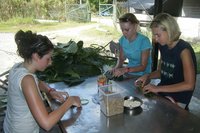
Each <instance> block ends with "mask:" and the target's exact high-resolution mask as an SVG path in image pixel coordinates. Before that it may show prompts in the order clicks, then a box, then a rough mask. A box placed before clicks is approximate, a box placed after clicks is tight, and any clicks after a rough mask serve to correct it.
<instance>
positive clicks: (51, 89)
mask: <svg viewBox="0 0 200 133" xmlns="http://www.w3.org/2000/svg"><path fill="white" fill-rule="evenodd" d="M52 91H56V90H55V89H53V88H50V89H48V93H50V92H52Z"/></svg>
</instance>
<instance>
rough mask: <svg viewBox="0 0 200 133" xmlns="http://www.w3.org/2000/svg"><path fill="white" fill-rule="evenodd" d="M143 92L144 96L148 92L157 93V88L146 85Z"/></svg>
mask: <svg viewBox="0 0 200 133" xmlns="http://www.w3.org/2000/svg"><path fill="white" fill-rule="evenodd" d="M143 92H144V94H147V93H149V92H153V93H158V86H155V85H153V84H148V85H146V86H144V88H143Z"/></svg>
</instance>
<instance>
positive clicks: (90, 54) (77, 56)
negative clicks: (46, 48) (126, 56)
mask: <svg viewBox="0 0 200 133" xmlns="http://www.w3.org/2000/svg"><path fill="white" fill-rule="evenodd" d="M105 47H106V46H104V47H103V46H99V45H98V44H91V45H90V47H83V41H79V42H77V43H76V42H75V41H72V40H70V41H69V42H68V43H58V44H57V45H56V46H55V48H54V52H53V57H52V65H51V66H50V67H48V68H47V69H46V70H45V71H43V72H38V73H37V75H38V77H39V79H41V80H44V81H46V82H48V83H52V82H65V83H66V84H68V85H69V86H72V85H76V84H79V83H81V82H83V81H84V80H85V78H88V77H91V76H96V75H99V74H101V73H102V68H103V66H104V65H105V64H106V65H113V64H115V62H116V59H115V58H112V57H110V56H108V55H107V50H106V49H105Z"/></svg>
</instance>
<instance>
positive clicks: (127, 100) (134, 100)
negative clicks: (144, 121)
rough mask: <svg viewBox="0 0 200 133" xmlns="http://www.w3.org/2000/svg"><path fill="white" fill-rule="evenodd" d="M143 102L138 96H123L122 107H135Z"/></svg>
mask: <svg viewBox="0 0 200 133" xmlns="http://www.w3.org/2000/svg"><path fill="white" fill-rule="evenodd" d="M142 104H143V102H142V100H141V99H139V98H138V97H133V96H125V97H124V108H125V109H135V108H138V107H140V106H141V105H142Z"/></svg>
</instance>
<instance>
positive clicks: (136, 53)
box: [112, 13, 152, 77]
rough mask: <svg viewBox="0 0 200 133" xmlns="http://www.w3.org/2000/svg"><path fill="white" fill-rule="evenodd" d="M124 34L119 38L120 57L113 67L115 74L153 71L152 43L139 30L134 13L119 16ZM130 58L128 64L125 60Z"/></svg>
mask: <svg viewBox="0 0 200 133" xmlns="http://www.w3.org/2000/svg"><path fill="white" fill-rule="evenodd" d="M119 24H120V28H121V31H122V33H123V35H122V36H121V38H120V39H119V46H120V48H119V58H118V62H117V64H116V66H115V67H114V68H113V69H112V72H113V75H114V76H116V77H119V76H121V75H124V74H127V73H128V74H129V75H133V76H141V75H144V74H147V73H150V72H151V63H152V61H151V49H152V45H151V42H150V40H149V38H148V37H146V36H144V35H143V34H141V33H139V32H138V25H139V21H138V20H137V18H136V17H135V15H134V14H132V13H126V14H124V15H122V16H121V17H120V18H119ZM126 59H128V64H127V66H124V61H125V60H126Z"/></svg>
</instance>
